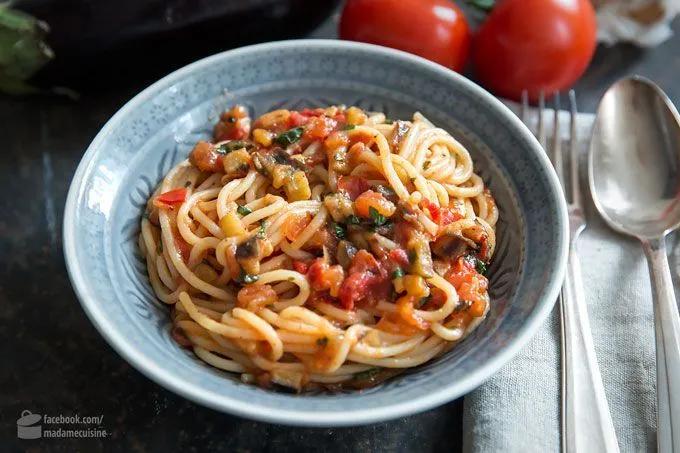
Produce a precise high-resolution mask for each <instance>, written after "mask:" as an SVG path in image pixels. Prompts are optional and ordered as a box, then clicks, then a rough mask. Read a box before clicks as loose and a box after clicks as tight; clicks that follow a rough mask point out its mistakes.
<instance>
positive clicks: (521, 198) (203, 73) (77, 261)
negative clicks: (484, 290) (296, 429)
mask: <svg viewBox="0 0 680 453" xmlns="http://www.w3.org/2000/svg"><path fill="white" fill-rule="evenodd" d="M237 101H238V102H239V103H245V104H246V105H247V106H248V107H250V108H251V110H252V111H254V112H255V114H256V115H259V114H261V113H263V112H267V111H269V110H272V109H276V108H281V107H285V108H302V107H314V106H324V105H330V104H340V103H342V104H346V105H357V106H360V107H362V108H365V109H369V110H379V111H383V112H385V113H386V114H387V116H388V117H390V118H410V117H411V116H412V115H413V113H414V112H415V111H420V112H422V113H424V114H425V115H426V116H427V117H428V118H429V119H430V120H432V121H433V122H434V123H435V124H437V125H439V126H441V127H443V128H445V129H446V130H448V131H450V132H451V133H452V134H453V135H454V136H455V137H456V138H458V139H459V140H460V141H461V142H462V143H463V144H464V145H465V146H466V147H467V148H468V149H469V150H470V152H471V153H472V156H473V158H474V161H475V167H476V170H477V172H479V173H480V174H481V176H482V177H483V178H484V180H485V182H486V184H487V185H488V186H490V188H491V190H492V191H493V194H494V195H495V197H496V200H497V203H498V206H499V209H500V213H501V214H500V218H501V220H500V222H499V224H498V238H499V239H498V246H497V252H496V256H495V258H494V260H493V263H492V265H491V268H490V275H491V286H490V288H491V291H490V292H491V296H492V306H491V310H490V312H489V315H488V318H487V319H486V320H485V321H484V322H483V323H482V324H481V325H480V326H479V328H478V329H477V330H476V331H475V332H474V333H473V334H472V335H471V336H469V337H468V338H467V339H465V340H464V341H463V342H462V343H461V344H459V345H458V346H456V347H455V348H454V349H453V350H451V351H450V352H449V353H447V354H445V355H444V356H442V357H439V358H437V359H436V360H433V361H432V362H431V363H428V364H426V365H424V366H421V367H418V368H416V369H413V370H409V371H408V372H406V373H404V374H402V375H400V376H398V377H396V378H394V379H392V380H390V381H388V382H386V383H384V384H383V385H380V386H378V387H375V388H371V389H368V390H364V391H360V392H359V391H348V392H344V393H333V394H331V393H321V394H314V395H290V394H283V393H276V392H272V391H268V390H263V389H261V388H258V387H254V386H251V385H246V384H243V383H241V382H240V380H239V379H238V377H237V376H234V375H230V374H228V373H225V372H222V371H219V370H216V369H214V368H211V367H209V366H208V365H206V364H205V363H203V362H201V361H199V360H198V359H197V358H196V357H194V355H193V354H192V353H191V352H188V351H186V350H184V349H182V348H180V347H179V346H178V345H177V344H176V343H175V342H174V341H173V340H172V339H171V338H170V335H169V334H170V328H169V327H170V320H169V316H168V308H167V307H166V306H163V305H162V304H161V303H160V302H158V301H157V300H156V298H155V297H154V294H153V292H152V290H151V287H150V285H149V283H148V280H147V273H146V268H145V264H144V260H143V259H142V257H141V256H140V254H139V252H138V250H137V235H138V234H139V221H140V216H141V215H142V212H143V209H144V204H145V202H146V200H147V198H148V197H149V195H150V194H151V193H152V191H153V189H154V187H155V186H156V184H157V183H158V182H159V181H160V180H161V178H162V176H163V175H164V174H165V173H166V172H167V171H168V170H169V169H170V168H171V167H172V166H173V165H174V164H176V163H177V162H179V161H180V160H182V159H184V158H186V156H187V154H188V152H189V151H190V149H191V147H192V145H193V144H194V143H195V142H196V141H197V140H199V139H201V138H206V137H208V136H209V135H210V130H211V125H212V124H213V123H214V121H215V119H216V117H217V114H218V113H219V112H220V110H221V109H223V108H224V107H225V106H227V105H229V104H232V103H234V102H237ZM560 194H561V192H560V189H559V185H558V181H557V178H556V176H555V174H554V172H553V170H552V168H551V166H550V163H549V161H548V159H547V158H546V157H545V155H544V153H543V152H542V149H541V148H540V146H539V144H538V142H537V141H536V140H535V139H534V137H533V136H532V135H531V133H530V132H529V130H527V129H526V128H525V127H524V125H523V124H522V123H521V122H520V121H519V120H518V119H517V118H516V117H515V116H514V115H513V113H512V112H511V111H510V110H508V109H507V108H506V107H505V106H504V105H503V104H502V103H501V102H499V101H498V100H497V99H495V98H494V97H493V96H492V95H490V94H489V93H487V92H486V91H484V90H483V89H482V88H480V87H478V86H477V85H475V84H474V83H472V82H470V81H469V80H467V79H465V78H464V77H462V76H460V75H458V74H456V73H454V72H452V71H449V70H447V69H445V68H444V67H442V66H439V65H437V64H434V63H431V62H429V61H426V60H424V59H421V58H418V57H415V56H412V55H409V54H406V53H402V52H399V51H394V50H390V49H386V48H382V47H378V46H372V45H365V44H357V43H350V42H343V41H323V40H305V41H287V42H277V43H269V44H261V45H256V46H251V47H245V48H241V49H237V50H232V51H229V52H225V53H221V54H218V55H214V56H212V57H209V58H205V59H203V60H201V61H198V62H196V63H194V64H191V65H189V66H187V67H185V68H182V69H180V70H178V71H176V72H174V73H172V74H170V75H169V76H167V77H165V78H163V79H162V80H160V81H159V82H157V83H155V84H153V85H152V86H150V87H149V88H147V89H146V90H144V91H143V92H142V93H140V94H139V95H137V96H136V97H135V98H134V99H132V100H131V101H130V102H128V103H127V104H126V105H125V106H124V107H123V108H122V109H120V111H119V112H118V113H116V114H115V115H114V116H113V118H111V120H110V121H109V122H108V123H107V124H106V125H105V126H104V128H103V129H102V130H101V132H100V133H99V134H98V135H97V137H96V138H95V139H94V141H93V142H92V144H91V145H90V147H89V149H88V150H87V152H86V153H85V156H84V157H83V160H82V161H81V163H80V165H79V166H78V170H77V171H76V174H75V177H74V179H73V183H72V184H71V189H70V191H69V195H68V200H67V203H66V212H65V215H64V252H65V255H66V261H67V264H68V270H69V274H70V277H71V281H72V283H73V286H74V288H75V290H76V293H77V294H78V297H79V299H80V302H81V304H82V306H83V308H84V309H85V311H86V312H87V314H88V316H89V317H90V319H91V320H92V322H93V323H94V325H95V326H96V327H97V329H98V330H99V332H100V333H101V334H102V335H103V336H104V338H106V340H107V341H108V342H109V343H110V344H111V346H113V347H114V348H115V349H116V351H118V352H119V353H120V354H121V355H122V356H123V357H124V358H125V359H126V360H127V361H128V362H130V363H131V364H132V365H133V366H135V367H136V368H137V369H139V370H140V371H141V372H142V373H144V374H145V375H147V376H148V377H149V378H151V379H153V380H154V381H156V382H158V383H159V384H161V385H163V386H164V387H166V388H168V389H170V390H172V391H174V392H176V393H178V394H180V395H183V396H185V397H187V398H189V399H191V400H193V401H196V402H198V403H200V404H204V405H206V406H209V407H212V408H215V409H218V410H221V411H225V412H230V413H233V414H237V415H241V416H244V417H248V418H253V419H258V420H264V421H268V422H276V423H284V424H291V425H307V426H344V425H356V424H365V423H371V422H378V421H382V420H386V419H390V418H396V417H402V416H405V415H409V414H412V413H415V412H418V411H422V410H425V409H429V408H432V407H434V406H437V405H440V404H443V403H446V402H447V401H450V400H452V399H454V398H456V397H459V396H461V395H464V394H465V393H467V392H469V391H470V390H472V389H474V388H475V387H477V386H479V385H480V384H481V383H482V382H483V381H484V380H485V379H487V378H488V377H490V376H491V375H492V374H493V373H494V372H495V371H496V370H498V368H499V367H501V365H503V364H504V363H506V362H507V361H508V360H510V359H511V358H512V357H513V355H514V354H515V353H517V351H518V350H519V349H520V348H521V347H522V346H523V345H524V344H525V343H526V342H527V340H528V339H529V338H530V337H531V336H532V334H533V333H534V331H535V330H536V328H537V327H538V326H539V325H540V324H541V323H542V322H543V320H544V319H545V318H546V316H547V314H548V313H549V312H550V309H551V307H552V306H553V302H554V301H555V299H556V297H557V293H558V289H559V287H560V283H561V281H562V276H563V272H564V268H565V264H566V256H567V255H566V252H567V247H566V244H567V235H568V233H567V214H566V207H565V203H564V201H563V200H562V197H561V195H560Z"/></svg>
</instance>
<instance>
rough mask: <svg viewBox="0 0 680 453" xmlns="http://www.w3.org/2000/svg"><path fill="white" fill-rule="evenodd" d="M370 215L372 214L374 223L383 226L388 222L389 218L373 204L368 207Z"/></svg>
mask: <svg viewBox="0 0 680 453" xmlns="http://www.w3.org/2000/svg"><path fill="white" fill-rule="evenodd" d="M368 215H370V216H371V219H373V224H374V225H375V226H383V225H385V224H386V223H387V218H386V217H385V216H384V215H382V214H381V213H380V212H378V210H377V209H375V208H374V207H373V206H370V207H369V208H368Z"/></svg>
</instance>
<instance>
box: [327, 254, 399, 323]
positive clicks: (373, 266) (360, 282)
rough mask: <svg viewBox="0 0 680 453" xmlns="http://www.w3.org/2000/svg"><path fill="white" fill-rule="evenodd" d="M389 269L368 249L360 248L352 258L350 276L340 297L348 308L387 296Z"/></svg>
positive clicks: (339, 294)
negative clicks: (364, 301)
mask: <svg viewBox="0 0 680 453" xmlns="http://www.w3.org/2000/svg"><path fill="white" fill-rule="evenodd" d="M390 284H391V282H390V279H389V277H388V273H387V270H386V269H385V268H384V267H382V266H381V265H380V263H378V261H377V260H376V259H375V257H374V256H373V255H372V254H371V253H369V252H367V251H366V250H359V252H357V254H356V255H354V258H353V259H352V265H351V266H350V268H349V272H348V277H347V278H346V279H345V280H344V281H343V282H342V285H341V286H340V291H339V293H338V298H339V299H340V304H341V305H342V307H343V308H345V309H346V310H352V309H353V308H354V306H355V304H356V303H357V302H361V301H363V300H380V299H381V298H387V295H388V294H389V291H390Z"/></svg>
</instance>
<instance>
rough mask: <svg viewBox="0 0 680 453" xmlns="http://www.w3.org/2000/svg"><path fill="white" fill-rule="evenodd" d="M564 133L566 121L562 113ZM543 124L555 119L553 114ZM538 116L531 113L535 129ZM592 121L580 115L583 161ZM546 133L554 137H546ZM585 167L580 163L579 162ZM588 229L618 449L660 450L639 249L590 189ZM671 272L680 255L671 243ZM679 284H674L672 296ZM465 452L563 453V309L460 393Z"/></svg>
mask: <svg viewBox="0 0 680 453" xmlns="http://www.w3.org/2000/svg"><path fill="white" fill-rule="evenodd" d="M561 113H562V114H563V115H562V116H561V126H560V129H561V131H563V132H564V137H565V139H566V132H567V131H568V127H567V126H568V116H567V114H566V112H561ZM544 115H545V119H546V120H548V121H547V122H548V123H552V114H551V115H550V116H548V113H547V112H545V113H544ZM536 118H537V112H533V118H532V121H533V122H534V123H535V121H536ZM592 123H593V115H587V114H582V115H579V118H578V131H579V142H580V149H581V152H582V154H583V156H585V153H586V147H587V144H588V140H589V136H590V130H591V127H592ZM548 136H550V134H548ZM582 164H583V165H584V166H583V167H582V168H584V169H585V161H582ZM584 195H585V202H586V205H587V222H588V226H587V229H586V230H585V231H584V233H583V234H582V236H581V238H580V240H579V244H578V255H579V258H580V260H581V266H582V271H583V281H584V287H585V288H584V289H585V295H586V301H587V304H588V313H589V315H590V323H591V329H592V333H593V340H594V343H595V350H596V353H597V358H598V361H599V364H600V370H601V373H602V379H603V381H604V386H605V391H606V394H607V401H608V402H609V408H610V410H611V413H612V418H613V421H614V426H615V428H616V435H617V437H618V440H619V446H620V449H621V451H622V452H636V453H637V452H644V451H649V452H651V451H656V368H655V360H656V359H655V347H654V317H653V311H652V310H653V309H652V302H651V299H652V296H651V289H650V282H649V274H648V270H647V263H646V260H645V257H644V255H643V252H642V248H641V246H640V244H639V243H638V242H637V241H636V240H634V239H629V238H627V237H624V236H622V235H619V234H617V233H615V232H613V231H612V230H610V229H609V228H608V227H607V226H606V224H604V222H603V221H602V220H601V219H600V217H599V215H598V213H597V211H596V210H595V207H594V206H593V203H592V199H591V198H590V193H589V191H588V190H587V187H584ZM668 241H669V242H668V245H669V250H674V249H675V250H676V251H675V252H672V253H671V269H674V270H673V273H674V274H675V275H674V277H675V276H677V269H678V268H677V262H678V261H679V260H678V259H677V257H678V255H680V253H678V252H677V250H678V249H676V248H675V247H671V246H672V243H673V242H675V241H674V240H672V239H669V240H668ZM677 290H678V286H677V282H676V294H677ZM463 423H464V426H463V432H464V443H463V451H464V452H485V453H488V452H504V453H506V452H510V453H511V452H522V453H525V452H558V451H560V428H561V425H560V423H561V422H560V324H559V307H558V304H555V309H554V310H553V313H552V314H551V315H550V317H549V318H548V320H547V322H546V323H545V324H544V325H543V326H542V327H541V328H540V329H539V330H538V332H537V333H536V336H535V337H534V338H533V339H532V340H531V341H530V342H529V343H528V344H527V345H526V346H525V347H524V348H523V349H522V351H521V352H519V354H518V355H517V356H516V357H515V358H514V359H513V360H512V361H511V362H510V363H509V364H507V365H506V366H505V367H504V368H502V369H501V370H500V371H499V372H498V373H497V374H496V375H494V376H493V377H492V378H490V379H489V380H488V381H487V382H485V383H484V384H483V385H482V386H481V387H479V388H478V389H477V390H475V391H473V392H472V393H470V394H469V395H467V396H466V397H465V413H464V422H463Z"/></svg>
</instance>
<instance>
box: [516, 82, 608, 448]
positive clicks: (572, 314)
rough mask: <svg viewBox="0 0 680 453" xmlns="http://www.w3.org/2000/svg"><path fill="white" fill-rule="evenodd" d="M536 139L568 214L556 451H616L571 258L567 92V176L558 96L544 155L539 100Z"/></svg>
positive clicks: (579, 206) (574, 197)
mask: <svg viewBox="0 0 680 453" xmlns="http://www.w3.org/2000/svg"><path fill="white" fill-rule="evenodd" d="M528 106H529V102H528V95H527V92H526V91H525V92H523V93H522V110H521V118H522V121H523V122H524V123H525V124H527V125H528V123H527V111H528ZM538 107H539V109H540V110H539V112H538V126H537V131H536V136H537V138H538V140H539V142H540V143H541V146H543V148H544V149H545V150H546V152H547V153H548V155H549V156H550V158H551V160H552V163H553V166H554V167H555V171H556V172H557V176H558V178H559V180H560V183H561V184H562V189H563V190H564V194H565V198H566V200H567V207H568V210H569V234H570V238H569V263H568V265H567V273H566V277H565V279H564V284H563V286H562V292H561V293H560V296H559V303H560V314H561V325H562V451H563V452H564V453H576V452H579V453H580V452H618V451H619V446H618V442H617V440H616V433H615V432H614V424H613V423H612V418H611V414H610V412H609V406H608V405H607V399H606V397H605V392H604V386H603V385H602V377H601V375H600V367H599V366H598V364H597V357H596V356H595V348H594V346H593V338H592V334H591V332H590V322H589V321H588V309H587V307H586V301H585V297H584V294H583V281H582V278H581V266H580V264H579V259H578V256H577V254H576V251H577V249H576V245H577V242H578V238H579V235H580V234H581V232H582V231H583V230H584V229H585V227H586V220H585V215H584V212H585V211H584V209H583V197H582V194H581V183H580V178H579V164H578V162H579V158H578V137H577V130H576V113H577V111H576V96H575V93H574V91H573V90H572V91H570V92H569V111H570V134H569V144H568V155H567V159H568V160H569V172H568V173H567V172H566V171H565V168H564V164H565V160H564V156H563V153H562V140H561V138H560V122H559V111H560V96H559V93H556V94H555V98H554V108H553V121H554V126H553V135H552V140H551V143H550V149H551V150H552V153H549V152H548V146H546V145H547V141H546V128H545V122H544V120H543V110H544V109H545V96H544V94H543V92H541V93H540V97H539V100H538Z"/></svg>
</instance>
